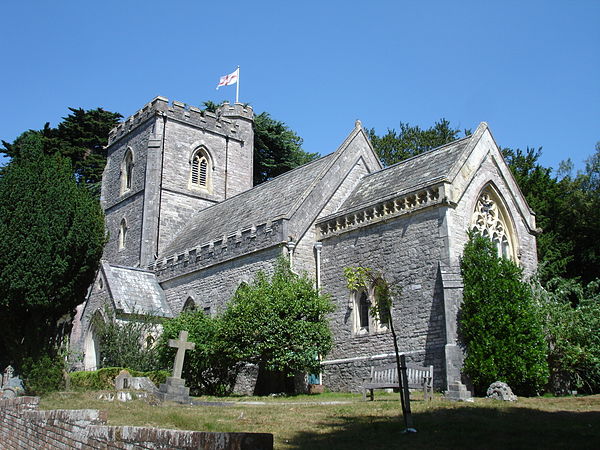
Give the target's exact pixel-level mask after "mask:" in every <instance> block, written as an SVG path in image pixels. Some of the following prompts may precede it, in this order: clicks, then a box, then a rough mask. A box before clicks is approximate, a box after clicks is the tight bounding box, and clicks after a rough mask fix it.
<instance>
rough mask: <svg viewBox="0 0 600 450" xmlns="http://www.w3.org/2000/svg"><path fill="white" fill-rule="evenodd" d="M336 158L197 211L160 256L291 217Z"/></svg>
mask: <svg viewBox="0 0 600 450" xmlns="http://www.w3.org/2000/svg"><path fill="white" fill-rule="evenodd" d="M334 155H335V153H331V154H330V155H327V156H324V157H322V158H320V159H317V160H316V161H312V162H310V163H308V164H305V165H303V166H301V167H298V168H296V169H294V170H291V171H289V172H286V173H284V174H283V175H279V176H278V177H275V178H273V179H272V180H270V181H268V182H266V183H262V184H259V185H258V186H255V187H254V188H252V189H250V190H248V191H245V192H242V193H241V194H238V195H236V196H234V197H231V198H229V199H227V200H225V201H223V202H221V203H217V204H215V205H212V206H210V207H209V208H206V209H203V210H202V211H199V212H197V213H196V214H194V215H193V216H192V218H191V220H190V223H189V224H188V225H187V226H186V227H185V228H184V229H183V230H182V231H180V232H179V233H178V234H177V235H176V236H175V238H174V239H173V241H172V242H170V243H169V244H168V245H167V246H166V248H165V249H164V251H162V252H161V255H162V256H170V255H174V254H179V253H182V252H184V251H185V250H188V249H190V248H193V247H195V246H198V245H199V244H202V243H205V242H209V241H214V240H217V239H219V238H220V237H222V236H223V235H224V234H225V235H231V234H233V233H235V232H237V231H238V230H242V229H246V228H250V227H251V226H252V225H257V224H261V223H265V222H267V221H269V220H274V219H278V218H287V217H289V216H290V214H291V213H293V209H294V206H295V204H296V200H297V199H298V198H300V197H302V196H303V195H305V193H306V191H307V190H309V189H310V187H311V185H312V184H313V182H314V180H315V178H317V177H318V176H319V174H320V173H321V172H323V171H324V170H325V169H326V168H327V167H328V166H329V164H330V163H331V162H332V161H333V158H334Z"/></svg>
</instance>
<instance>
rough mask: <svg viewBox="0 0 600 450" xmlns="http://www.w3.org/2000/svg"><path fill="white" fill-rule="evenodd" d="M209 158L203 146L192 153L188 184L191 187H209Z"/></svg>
mask: <svg viewBox="0 0 600 450" xmlns="http://www.w3.org/2000/svg"><path fill="white" fill-rule="evenodd" d="M209 169H210V159H209V156H208V153H207V152H206V150H204V149H203V148H200V149H198V150H196V152H195V153H194V154H193V155H192V160H191V171H190V186H191V187H192V188H203V189H208V188H209V187H210V170H209Z"/></svg>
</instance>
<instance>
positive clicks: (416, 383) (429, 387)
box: [362, 364, 433, 401]
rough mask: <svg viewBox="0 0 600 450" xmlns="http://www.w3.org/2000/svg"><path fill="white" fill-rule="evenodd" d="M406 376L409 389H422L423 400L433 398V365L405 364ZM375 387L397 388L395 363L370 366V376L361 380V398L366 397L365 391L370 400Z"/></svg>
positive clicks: (364, 398)
mask: <svg viewBox="0 0 600 450" xmlns="http://www.w3.org/2000/svg"><path fill="white" fill-rule="evenodd" d="M406 377H407V378H408V387H409V389H423V400H432V399H433V366H429V367H419V366H414V365H411V364H407V365H406ZM375 389H398V368H397V366H396V364H387V365H384V366H377V367H375V366H372V367H371V377H370V378H365V379H364V380H363V385H362V390H363V400H366V399H367V391H369V392H370V393H369V397H370V399H371V401H372V400H373V398H374V394H373V391H374V390H375Z"/></svg>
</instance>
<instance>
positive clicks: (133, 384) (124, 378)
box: [115, 370, 158, 394]
mask: <svg viewBox="0 0 600 450" xmlns="http://www.w3.org/2000/svg"><path fill="white" fill-rule="evenodd" d="M115 389H116V390H117V391H122V390H124V389H131V390H135V391H147V392H150V393H153V394H155V393H156V391H157V390H158V389H157V388H156V386H155V385H154V383H153V382H152V380H150V378H148V377H132V376H131V374H130V373H129V372H128V371H127V370H121V372H119V375H117V377H116V378H115Z"/></svg>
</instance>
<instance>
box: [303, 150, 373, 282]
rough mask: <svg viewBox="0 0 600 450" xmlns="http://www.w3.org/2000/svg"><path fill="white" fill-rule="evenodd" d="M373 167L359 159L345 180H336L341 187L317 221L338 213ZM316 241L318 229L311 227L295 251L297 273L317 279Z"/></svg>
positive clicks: (336, 190)
mask: <svg viewBox="0 0 600 450" xmlns="http://www.w3.org/2000/svg"><path fill="white" fill-rule="evenodd" d="M373 166H374V164H371V169H369V168H368V167H367V164H366V163H365V161H364V160H363V159H362V158H361V157H359V158H358V160H357V162H356V164H354V165H353V166H352V169H351V170H350V172H349V173H348V174H347V175H346V176H345V178H343V179H342V180H336V181H337V182H338V183H339V185H338V186H335V188H336V189H335V191H334V193H333V195H332V197H331V198H330V199H329V200H328V201H327V203H326V204H325V206H324V207H323V209H322V210H321V211H320V212H319V214H318V215H317V220H319V219H320V218H323V217H325V216H328V215H329V214H331V213H333V212H334V211H336V210H337V209H338V208H339V207H340V206H341V205H342V203H343V202H344V200H346V199H347V198H348V196H349V195H350V193H351V192H352V191H353V190H354V188H355V187H356V185H357V184H358V183H359V181H360V179H361V178H362V177H364V176H365V175H367V174H368V173H369V171H370V170H374V168H373ZM375 168H376V167H375ZM316 241H317V237H316V229H315V227H314V225H311V226H310V227H309V228H308V230H307V231H306V233H304V235H303V236H302V237H301V238H300V240H299V241H298V243H297V245H296V249H295V251H294V270H295V271H296V272H298V273H301V272H306V273H307V274H308V275H309V276H310V277H315V270H316V269H315V258H316V256H315V249H314V244H315V242H316Z"/></svg>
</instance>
